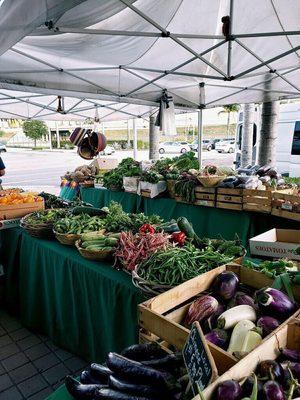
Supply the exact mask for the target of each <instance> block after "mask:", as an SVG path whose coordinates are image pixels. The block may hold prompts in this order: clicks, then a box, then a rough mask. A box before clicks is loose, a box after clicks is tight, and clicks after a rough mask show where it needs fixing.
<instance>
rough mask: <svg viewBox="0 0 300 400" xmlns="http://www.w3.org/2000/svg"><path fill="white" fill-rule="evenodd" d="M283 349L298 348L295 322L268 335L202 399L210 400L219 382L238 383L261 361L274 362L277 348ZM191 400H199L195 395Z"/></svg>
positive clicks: (299, 330) (298, 328) (299, 336)
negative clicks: (231, 381)
mask: <svg viewBox="0 0 300 400" xmlns="http://www.w3.org/2000/svg"><path fill="white" fill-rule="evenodd" d="M284 347H288V348H290V349H296V350H299V348H300V326H299V324H298V323H296V321H290V322H289V323H288V324H285V325H283V326H281V328H280V329H278V330H277V332H276V334H273V335H270V336H269V337H268V339H266V340H265V341H264V342H263V343H262V344H261V345H259V346H258V347H256V348H255V349H254V350H253V351H252V352H251V353H250V354H248V355H247V356H246V357H244V358H243V359H242V360H241V361H239V362H238V363H237V364H236V365H234V366H233V367H232V368H231V369H229V370H228V371H227V372H225V373H224V375H222V376H220V377H219V378H218V379H216V380H215V381H214V382H213V383H212V384H211V385H209V386H208V387H207V388H206V389H205V390H204V391H203V395H204V398H205V399H206V400H211V399H212V398H213V393H214V391H215V390H216V388H217V386H218V385H219V384H220V383H221V382H224V381H226V380H230V379H233V380H236V381H239V382H240V381H242V380H243V379H244V378H246V377H247V376H249V375H250V374H251V373H252V372H254V371H255V369H256V367H257V365H258V364H259V363H260V362H261V361H264V360H275V359H276V358H277V357H278V356H279V354H280V351H279V348H284ZM193 400H201V399H200V396H199V395H197V396H195V397H194V398H193ZM224 400H225V399H224Z"/></svg>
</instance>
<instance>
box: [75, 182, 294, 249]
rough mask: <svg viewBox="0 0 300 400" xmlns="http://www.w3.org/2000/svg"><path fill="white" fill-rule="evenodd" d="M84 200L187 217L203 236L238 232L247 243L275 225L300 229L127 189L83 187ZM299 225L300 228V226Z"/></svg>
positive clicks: (265, 218) (267, 218) (228, 235)
mask: <svg viewBox="0 0 300 400" xmlns="http://www.w3.org/2000/svg"><path fill="white" fill-rule="evenodd" d="M81 197H82V200H83V201H86V202H88V203H91V204H93V205H94V206H95V207H104V206H106V205H107V204H109V202H110V201H118V202H120V203H122V206H123V208H124V210H125V211H126V212H144V213H145V214H147V215H149V214H158V215H160V216H161V217H162V218H164V219H165V220H170V219H172V218H178V217H181V216H184V217H186V218H187V219H188V220H189V221H191V222H192V224H193V227H194V229H195V231H196V233H197V234H198V235H199V236H200V237H204V236H206V237H210V238H215V237H218V236H222V237H223V238H224V239H228V240H230V239H233V238H234V236H235V234H236V233H237V234H238V236H239V238H240V239H241V240H242V242H243V244H244V246H248V240H249V238H250V237H253V236H256V235H258V234H260V233H262V232H265V231H267V230H269V229H272V228H290V229H297V227H298V225H299V222H297V221H292V220H287V219H284V218H279V217H275V216H273V215H271V214H263V213H255V212H247V211H234V210H227V209H222V208H213V207H204V206H196V205H191V204H185V203H178V202H176V201H175V200H173V199H169V198H158V199H149V198H146V197H141V196H138V195H135V194H131V193H126V192H112V191H110V190H105V189H81ZM298 228H299V227H298Z"/></svg>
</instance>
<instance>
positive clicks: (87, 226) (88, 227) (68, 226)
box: [54, 214, 105, 235]
mask: <svg viewBox="0 0 300 400" xmlns="http://www.w3.org/2000/svg"><path fill="white" fill-rule="evenodd" d="M104 225H105V222H104V219H103V218H101V217H90V216H89V215H87V214H79V215H76V216H69V217H67V218H62V219H60V220H59V221H57V222H56V223H55V225H54V230H55V232H57V233H65V234H67V233H68V234H77V235H80V234H81V233H83V232H94V231H98V230H100V229H102V228H103V227H104Z"/></svg>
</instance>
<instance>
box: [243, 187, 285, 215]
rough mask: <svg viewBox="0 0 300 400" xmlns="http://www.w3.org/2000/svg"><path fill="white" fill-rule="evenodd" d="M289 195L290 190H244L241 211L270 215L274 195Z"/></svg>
mask: <svg viewBox="0 0 300 400" xmlns="http://www.w3.org/2000/svg"><path fill="white" fill-rule="evenodd" d="M275 192H276V193H291V189H283V190H258V189H244V191H243V210H247V211H257V212H264V213H271V211H272V199H273V195H274V193H275Z"/></svg>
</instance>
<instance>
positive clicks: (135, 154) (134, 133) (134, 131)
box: [132, 118, 137, 160]
mask: <svg viewBox="0 0 300 400" xmlns="http://www.w3.org/2000/svg"><path fill="white" fill-rule="evenodd" d="M132 123H133V158H134V159H135V160H136V159H137V126H136V119H135V118H134V119H133V120H132Z"/></svg>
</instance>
